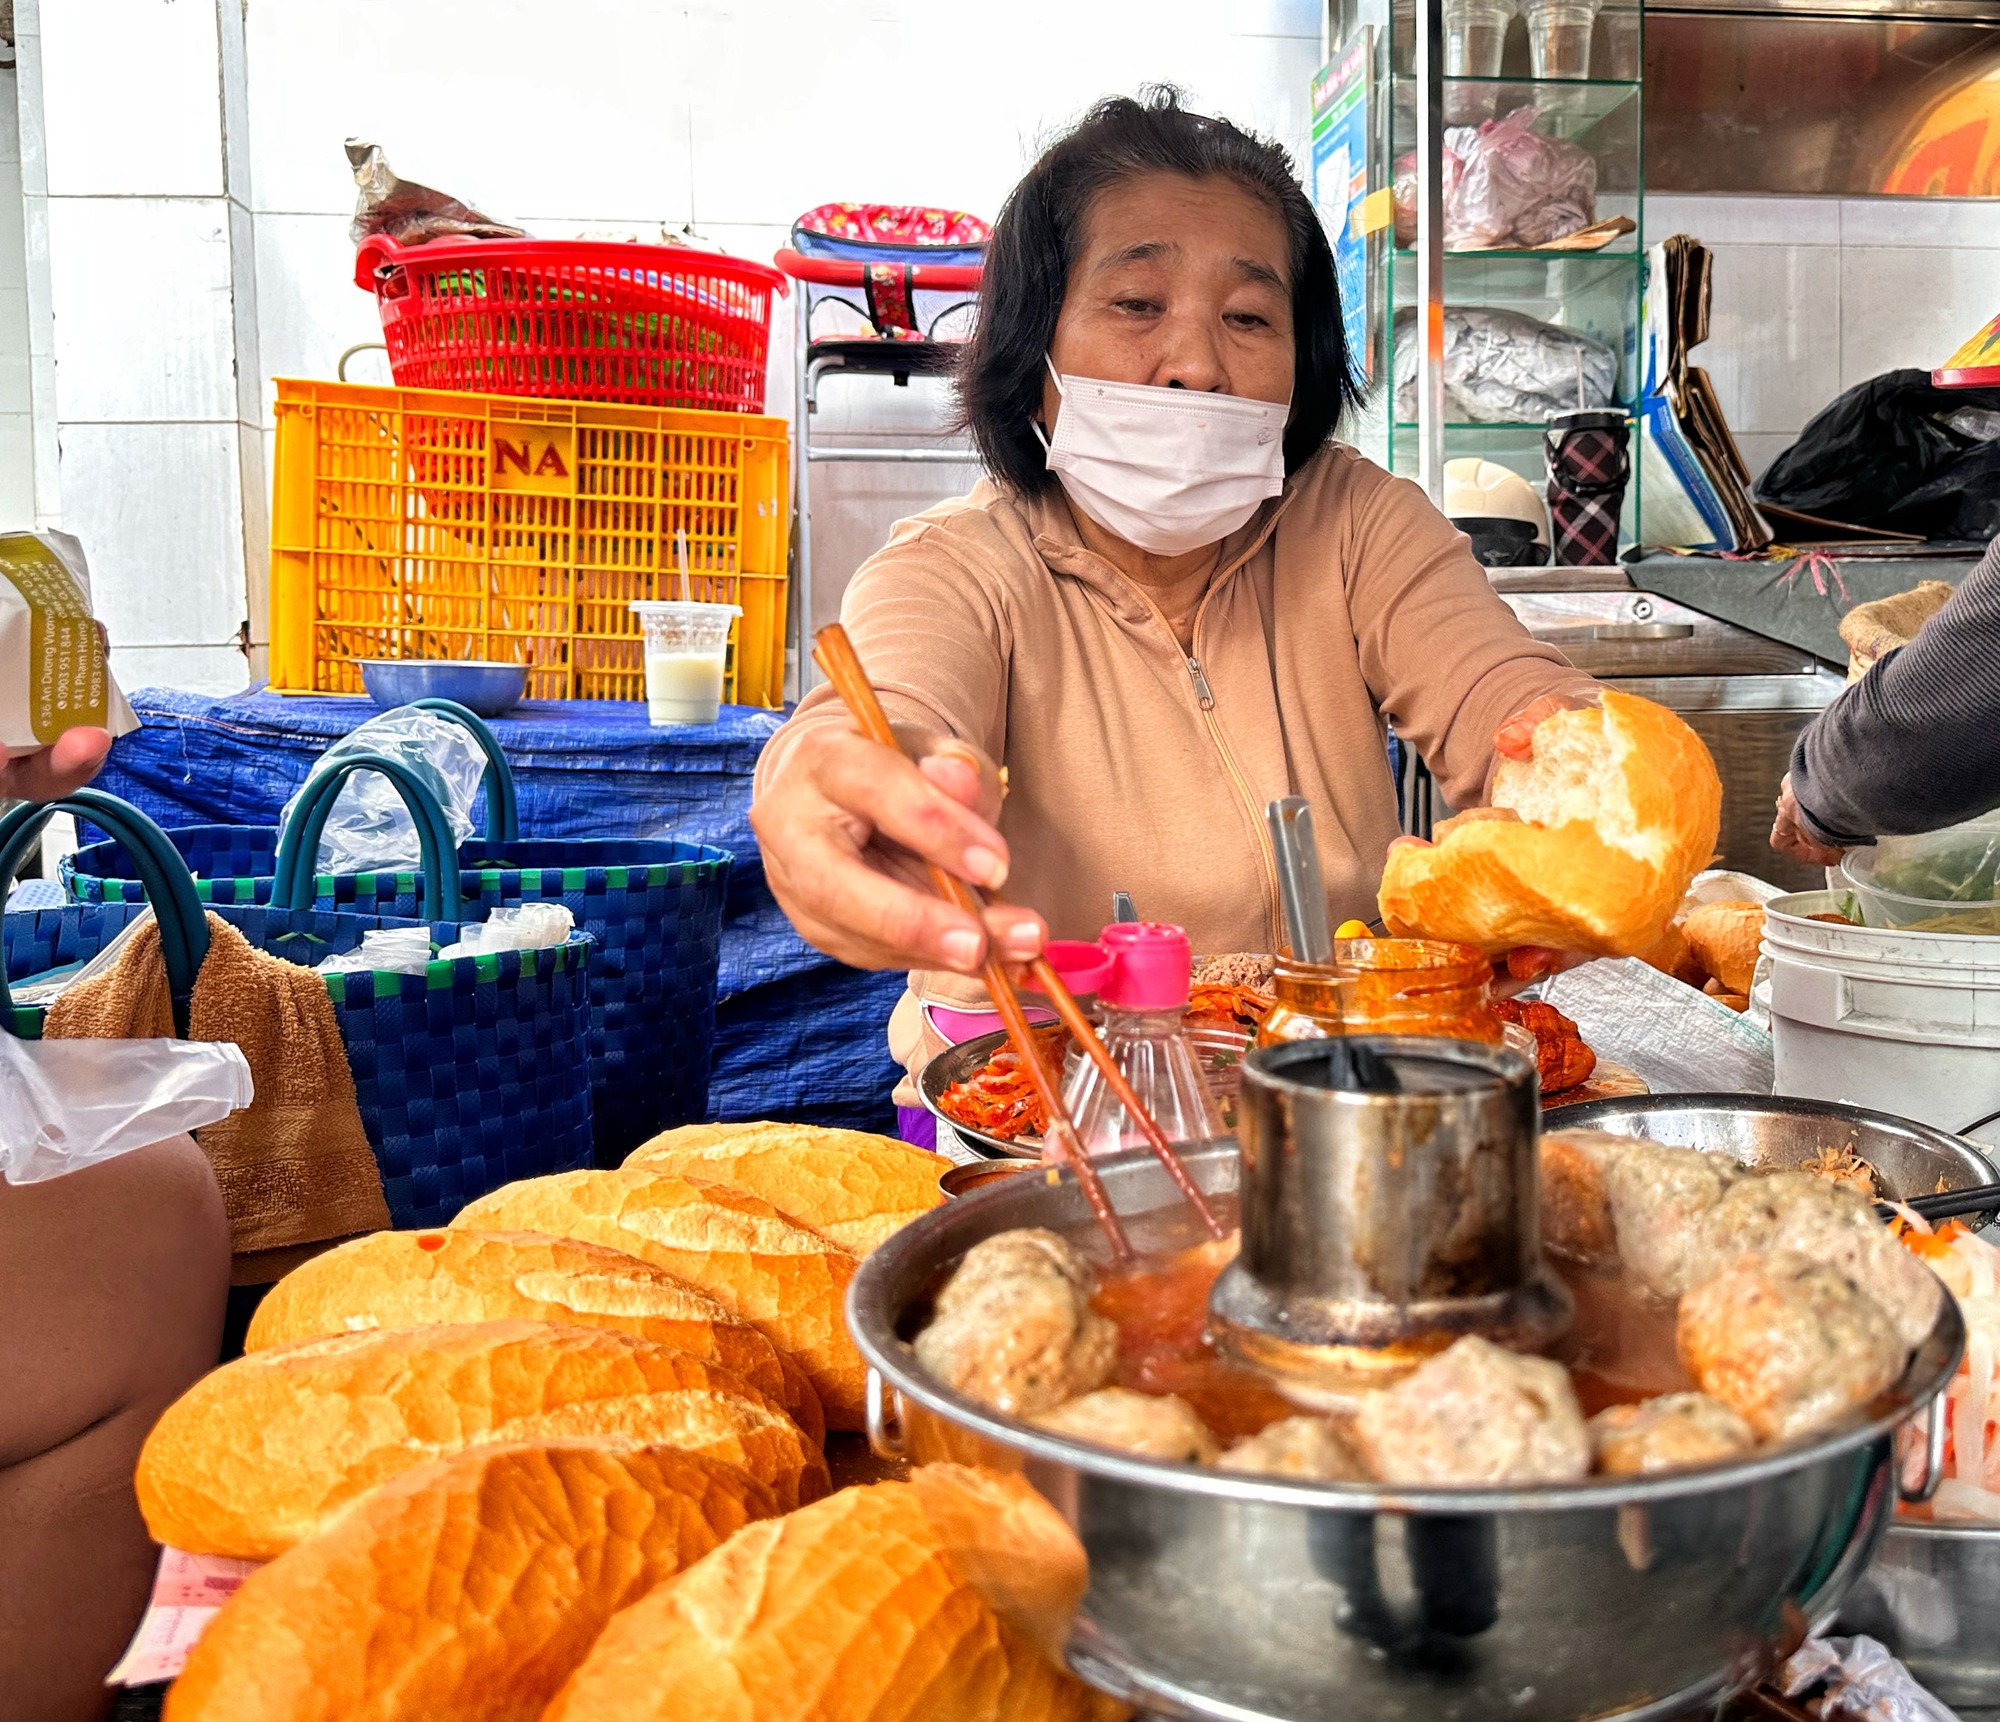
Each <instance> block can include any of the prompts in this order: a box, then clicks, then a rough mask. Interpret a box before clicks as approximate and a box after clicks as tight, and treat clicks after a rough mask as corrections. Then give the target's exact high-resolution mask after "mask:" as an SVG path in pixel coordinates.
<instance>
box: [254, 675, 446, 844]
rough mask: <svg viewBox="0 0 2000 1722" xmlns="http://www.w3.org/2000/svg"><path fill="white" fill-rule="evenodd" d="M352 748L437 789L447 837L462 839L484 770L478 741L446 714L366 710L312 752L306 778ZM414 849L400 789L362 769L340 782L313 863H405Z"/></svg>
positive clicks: (284, 819) (282, 818)
mask: <svg viewBox="0 0 2000 1722" xmlns="http://www.w3.org/2000/svg"><path fill="white" fill-rule="evenodd" d="M357 753H381V754H387V755H388V756H389V758H391V759H394V760H398V761H400V762H401V763H403V764H404V765H407V766H408V767H409V768H410V769H411V770H412V771H414V772H415V773H416V774H417V775H418V776H419V777H421V778H422V779H423V780H424V783H425V785H426V787H427V788H429V789H430V791H431V793H432V794H434V795H435V796H436V797H437V799H438V803H439V805H440V806H441V807H443V809H444V811H445V813H446V815H447V816H448V817H449V818H450V820H451V830H452V836H453V838H454V839H455V840H456V841H458V842H460V843H463V842H464V841H465V840H466V839H467V838H468V837H470V836H471V835H472V830H473V827H472V802H473V798H474V797H475V796H476V795H478V793H479V784H480V780H481V778H482V777H483V776H484V775H485V771H486V755H485V754H484V753H483V752H482V751H481V750H480V746H479V743H478V741H477V740H475V739H474V738H473V736H471V735H470V734H469V733H467V732H466V731H465V730H463V729H461V728H460V727H459V726H458V725H457V724H455V723H453V722H452V721H451V720H450V719H448V718H443V717H439V716H438V715H437V714H436V713H435V712H427V711H424V710H422V709H421V708H419V707H417V706H397V707H396V708H395V709H394V710H392V711H386V712H384V713H383V714H382V715H381V716H380V717H373V718H370V719H369V720H368V721H367V722H366V723H364V724H362V725H361V726H360V727H359V728H357V729H354V730H352V731H350V732H349V733H348V734H347V735H346V736H344V737H343V738H342V739H341V740H339V741H337V742H335V743H334V744H333V745H332V746H331V747H329V748H328V749H327V750H326V752H325V753H323V754H321V755H320V757H319V759H318V760H317V761H316V762H315V764H314V766H313V769H312V775H311V776H310V777H308V778H307V779H306V784H307V785H310V784H311V783H312V781H313V779H314V778H317V777H318V776H319V775H320V774H321V773H322V772H325V771H328V770H331V769H332V768H333V767H335V766H337V765H339V764H340V762H341V761H342V760H344V759H347V758H349V757H350V756H351V755H354V754H357ZM303 794H305V787H304V786H301V788H300V789H299V791H298V794H296V795H294V796H292V798H291V799H290V800H289V801H287V802H286V803H285V808H284V812H283V813H281V814H280V815H279V816H278V823H279V824H280V825H284V824H287V823H288V822H289V821H290V819H291V815H292V809H293V807H294V806H295V805H297V803H298V800H299V796H301V795H303ZM420 855H421V851H420V850H419V848H418V845H417V828H416V826H415V825H414V824H412V823H411V820H410V814H409V810H408V809H407V808H406V807H405V806H404V805H403V800H402V797H401V796H399V795H398V794H397V793H396V790H395V788H394V787H393V786H392V785H391V784H390V782H389V780H388V779H387V778H385V777H380V776H377V775H376V774H375V773H373V772H364V773H363V774H361V775H360V776H358V777H355V778H353V779H351V780H350V781H349V782H348V785H347V787H346V788H345V789H343V790H342V791H341V792H340V799H339V800H338V801H337V802H335V803H334V808H333V814H332V816H331V817H330V818H329V819H328V820H327V822H326V831H325V833H324V834H323V835H322V836H321V838H320V844H319V856H318V859H317V862H316V871H318V872H321V873H367V872H371V871H379V872H388V871H393V870H403V871H407V870H408V869H410V868H412V867H415V866H416V865H417V864H418V862H419V859H420Z"/></svg>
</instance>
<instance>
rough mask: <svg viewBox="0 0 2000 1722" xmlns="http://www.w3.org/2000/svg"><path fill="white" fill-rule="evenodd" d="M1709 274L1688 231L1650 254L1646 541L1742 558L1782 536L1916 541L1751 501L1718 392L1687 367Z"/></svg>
mask: <svg viewBox="0 0 2000 1722" xmlns="http://www.w3.org/2000/svg"><path fill="white" fill-rule="evenodd" d="M1713 275H1714V259H1713V254H1712V253H1711V252H1710V251H1709V249H1708V247H1707V246H1705V245H1703V244H1702V243H1701V241H1700V240H1698V239H1691V238H1689V237H1688V235H1687V234H1685V233H1677V234H1675V235H1674V236H1673V237H1672V238H1671V239H1667V240H1664V241H1662V242H1661V243H1660V244H1658V245H1655V246H1654V247H1653V248H1652V249H1651V251H1649V252H1648V253H1647V258H1646V299H1645V306H1644V310H1643V315H1642V319H1641V324H1642V332H1641V337H1640V375H1641V377H1642V379H1643V385H1644V386H1643V389H1642V393H1641V397H1640V404H1639V466H1640V472H1641V475H1642V476H1641V483H1642V485H1643V487H1644V492H1643V493H1644V496H1645V510H1646V513H1645V526H1646V538H1647V540H1648V542H1650V543H1653V544H1666V545H1671V546H1673V547H1674V548H1676V549H1683V550H1722V551H1738V552H1741V551H1752V550H1762V549H1764V548H1765V547H1766V546H1767V545H1770V544H1772V543H1773V542H1775V541H1776V540H1778V539H1779V538H1782V539H1783V540H1784V542H1785V543H1787V544H1789V545H1810V544H1834V543H1848V542H1852V541H1854V540H1857V539H1865V540H1870V541H1888V540H1894V541H1898V542H1903V543H1915V542H1917V540H1915V539H1913V538H1911V537H1909V536H1908V535H1907V534H1904V533H1891V532H1882V531H1871V530H1867V529H1865V528H1862V527H1858V526H1850V525H1848V524H1846V523H1845V522H1843V521H1838V520H1824V519H1821V518H1820V517H1818V516H1817V515H1811V514H1801V513H1799V512H1798V511H1797V510H1795V509H1790V508H1782V507H1779V506H1778V505H1776V504H1774V503H1769V502H1765V503H1758V502H1755V501H1753V500H1752V499H1751V496H1750V468H1749V467H1748V466H1747V465H1745V464H1744V460H1743V453H1742V450H1740V449H1739V448H1738V447H1737V446H1736V438H1735V437H1734V436H1732V435H1731V434H1730V430H1729V421H1728V420H1727V419H1726V418H1724V417H1723V413H1722V403H1721V402H1720V401H1719V400H1718V399H1717V398H1716V394H1715V388H1714V385H1713V384H1711V383H1710V382H1709V380H1708V373H1707V372H1706V371H1704V370H1703V369H1702V368H1701V367H1700V366H1699V365H1696V364H1693V363H1690V361H1689V359H1688V354H1689V353H1690V352H1691V351H1692V350H1693V349H1694V348H1696V347H1698V346H1700V345H1701V343H1702V342H1704V341H1706V340H1707V339H1708V308H1709V295H1710V291H1711V286H1712V281H1713Z"/></svg>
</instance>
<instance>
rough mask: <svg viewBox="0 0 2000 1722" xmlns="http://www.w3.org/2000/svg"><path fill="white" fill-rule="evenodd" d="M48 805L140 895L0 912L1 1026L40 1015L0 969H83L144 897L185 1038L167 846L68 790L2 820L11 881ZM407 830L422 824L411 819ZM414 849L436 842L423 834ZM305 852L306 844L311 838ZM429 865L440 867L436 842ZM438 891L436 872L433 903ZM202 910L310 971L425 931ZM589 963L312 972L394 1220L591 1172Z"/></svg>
mask: <svg viewBox="0 0 2000 1722" xmlns="http://www.w3.org/2000/svg"><path fill="white" fill-rule="evenodd" d="M370 768H373V767H370ZM412 781H414V780H412ZM330 802H331V797H329V798H328V805H330ZM56 811H62V812H69V813H74V814H77V815H79V816H80V817H82V818H85V819H88V820H90V821H91V822H92V823H93V824H96V825H98V826H100V827H101V828H103V829H104V830H106V831H108V832H110V833H112V835H113V838H114V840H115V841H116V843H117V845H118V846H119V847H120V849H121V850H122V851H123V852H124V853H125V854H126V855H127V856H128V857H131V858H133V859H134V861H135V867H134V871H135V872H136V873H137V874H138V878H137V879H135V880H134V881H132V883H133V884H134V885H135V886H136V887H137V895H138V897H139V898H140V899H141V901H126V900H124V897H123V893H121V894H120V897H119V899H118V900H114V901H104V902H83V903H72V904H70V905H68V906H66V907H63V908H60V909H40V910H29V911H24V912H21V913H17V914H9V915H6V916H4V917H0V1027H4V1028H6V1029H9V1030H11V1031H12V1032H13V1033H15V1034H19V1035H22V1036H25V1037H27V1038H31V1039H32V1038H35V1037H37V1036H39V1035H40V1033H41V1029H42V1018H43V1015H44V1012H43V1010H42V1009H41V1008H40V1007H36V1006H17V1005H15V1004H14V1003H13V1000H12V997H11V994H10V992H9V990H8V987H7V980H6V977H7V976H8V975H13V976H15V977H17V978H18V977H21V976H25V975H37V974H43V973H46V972H48V971H49V970H52V969H56V968H60V967H64V966H66V965H69V964H72V963H78V962H83V961H86V960H88V959H89V958H90V957H93V956H95V955H96V954H97V953H98V952H99V951H100V950H102V949H103V948H104V946H105V945H107V944H109V943H110V941H111V940H112V939H113V938H115V937H116V936H117V934H118V932H119V931H120V930H121V929H122V928H123V927H125V926H126V925H127V924H128V923H129V922H131V921H132V920H134V919H135V918H137V917H138V916H139V915H140V914H141V913H142V912H143V909H144V901H145V900H150V901H151V902H152V903H153V904H154V907H155V913H156V915H157V917H158V919H159V922H160V932H161V943H162V954H163V956H164V957H165V959H166V962H167V972H168V979H169V986H170V990H171V991H172V993H173V995H174V997H175V1000H176V1008H177V1025H178V1026H179V1027H180V1028H181V1029H182V1031H183V1032H185V1026H186V1007H187V1000H188V996H189V994H190V992H191V990H192V988H193V984H194V975H195V973H196V972H197V971H198V970H199V968H200V966H201V960H202V958H203V956H205V955H206V952H207V946H208V925H207V921H206V919H205V918H204V915H203V905H202V902H201V899H200V896H199V895H198V893H197V889H196V885H195V882H194V880H193V879H192V878H191V877H190V876H189V874H188V871H187V867H186V865H185V863H184V862H183V861H182V860H181V857H180V855H179V853H178V851H177V850H176V849H175V848H174V846H173V845H172V844H171V843H170V842H169V841H168V840H167V837H166V835H165V833H163V832H162V831H161V830H160V829H159V827H158V826H156V825H154V824H153V822H152V821H151V820H150V819H148V818H147V817H146V816H145V815H144V814H143V813H141V812H139V811H138V809H136V808H134V807H131V806H130V805H128V804H127V803H125V802H122V801H118V800H116V799H115V798H113V797H111V796H107V795H102V794H100V793H98V792H97V791H94V790H82V791H79V792H78V793H77V794H76V795H74V796H71V797H68V798H66V799H65V800H63V801H61V802H57V803H54V804H52V805H51V806H49V807H46V808H37V807H21V808H16V809H15V810H14V811H13V812H12V813H10V814H8V815H7V816H6V817H5V818H4V819H0V880H4V879H7V878H11V877H12V875H13V871H14V869H15V868H17V867H18V866H19V865H20V862H21V859H22V857H23V856H24V855H25V854H26V851H27V849H28V847H29V846H30V845H32V844H33V842H34V841H35V838H36V836H37V835H38V834H39V832H40V829H41V826H42V823H43V822H44V820H45V819H46V817H47V816H48V814H50V813H52V812H56ZM440 817H441V816H440ZM418 829H419V832H420V833H425V832H426V825H425V822H424V821H423V820H422V819H420V820H419V825H418ZM426 841H428V842H430V843H431V844H432V846H433V847H435V834H434V832H432V833H430V834H428V835H427V836H426ZM312 843H313V847H314V848H315V849H316V848H317V845H318V834H317V829H316V828H315V829H314V831H313V833H312ZM444 858H445V860H446V861H450V860H451V851H450V849H449V847H446V849H445V851H444ZM453 864H454V865H455V863H453ZM447 886H451V887H452V888H451V889H449V890H448V889H447ZM309 889H310V888H309V887H308V892H309ZM454 891H455V885H453V884H452V881H451V879H450V873H449V870H448V869H446V868H444V867H443V866H442V864H441V867H440V875H439V893H438V898H437V899H434V902H436V901H438V900H439V899H448V898H449V897H450V896H451V895H452V894H453V892H454ZM267 896H268V893H267ZM208 907H209V908H210V909H211V910H212V911H213V912H214V913H215V914H217V915H219V916H220V917H221V918H222V919H223V920H226V921H228V922H229V923H230V924H231V925H232V926H234V927H236V928H237V929H238V930H239V931H241V932H242V933H243V935H244V936H245V937H246V938H247V939H248V940H249V941H250V943H251V944H252V945H253V946H254V947H256V948H257V949H259V950H262V951H267V952H269V953H270V954H272V955H273V956H278V957H282V958H284V959H285V960H286V961H288V962H295V963H302V964H308V965H310V964H313V963H317V962H318V961H320V960H321V959H322V958H324V957H327V956H330V955H333V954H335V953H338V952H346V951H351V950H353V949H354V948H355V947H356V946H358V945H359V944H360V943H361V940H362V936H363V935H364V934H365V933H366V932H368V931H369V930H370V929H372V928H377V927H409V926H417V925H422V924H424V922H423V921H419V920H413V919H410V918H407V917H402V916H386V915H376V914H360V913H354V912H351V911H347V910H340V909H330V908H314V907H311V906H309V905H308V906H302V907H286V906H283V905H282V904H280V905H272V904H269V903H266V904H263V905H254V904H239V903H216V902H211V903H210V904H209V905H208ZM429 925H430V931H431V936H432V939H433V941H434V942H435V943H439V944H446V943H451V942H453V941H455V940H457V938H458V936H459V932H460V928H461V925H462V923H460V922H458V921H456V920H439V919H431V920H430V921H429ZM590 956H591V947H590V943H589V940H588V939H587V938H585V937H583V936H581V935H572V936H571V937H570V938H569V939H568V940H567V941H566V942H565V943H564V944H561V945H555V946H549V947H546V948H544V949H541V950H529V951H497V952H490V953H486V954H482V955H476V956H467V957H454V958H451V959H449V960H447V961H434V962H432V963H430V964H429V965H428V966H427V967H426V969H425V971H424V972H423V973H422V974H420V975H416V974H411V975H400V974H389V973H383V972H378V971H368V970H360V971H348V972H345V973H334V974H329V975H326V976H324V977H322V978H323V979H324V981H325V983H326V989H327V995H328V997H329V998H330V999H331V1001H332V1004H333V1011H334V1020H335V1022H336V1023H337V1024H338V1026H339V1029H340V1036H341V1041H342V1044H343V1046H344V1047H345V1049H346V1053H347V1064H348V1068H349V1070H350V1071H351V1072H352V1073H353V1076H354V1087H355V1097H356V1099H357V1101H358V1102H359V1105H360V1110H361V1123H362V1127H363V1129H364V1130H365V1131H366V1132H367V1136H368V1143H369V1146H370V1147H371V1148H372V1149H373V1150H374V1152H375V1157H376V1161H377V1163H378V1164H379V1165H380V1167H381V1170H382V1183H383V1188H384V1190H385V1191H386V1193H387V1195H388V1201H389V1211H390V1214H391V1216H392V1218H393V1221H394V1223H395V1225H397V1226H398V1227H419V1226H435V1225H441V1224H443V1223H444V1222H445V1221H447V1220H449V1219H450V1218H451V1217H452V1216H453V1215H454V1214H456V1213H457V1212H458V1210H459V1209H460V1208H462V1207H463V1206H464V1205H465V1204H466V1203H467V1202H469V1201H471V1200H473V1199H474V1198H475V1197H477V1196H481V1195H484V1194H485V1193H486V1192H487V1191H489V1190H493V1189H497V1188H498V1187H499V1186H500V1185H502V1184H506V1183H510V1182H512V1181H513V1180H515V1179H517V1178H533V1177H539V1176H541V1175H543V1174H545V1173H549V1172H566V1171H573V1170H576V1169H578V1168H580V1167H584V1166H587V1165H589V1164H590V1159H591V1116H590V1080H589V1039H590V1003H589V960H590Z"/></svg>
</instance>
